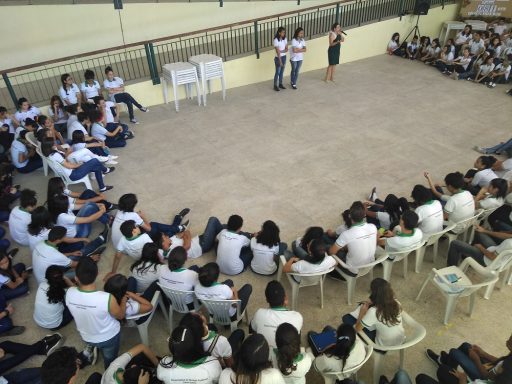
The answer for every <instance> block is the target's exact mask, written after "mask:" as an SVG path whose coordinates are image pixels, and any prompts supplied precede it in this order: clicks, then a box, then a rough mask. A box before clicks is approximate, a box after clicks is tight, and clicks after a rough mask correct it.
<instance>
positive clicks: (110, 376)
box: [101, 352, 133, 384]
mask: <svg viewBox="0 0 512 384" xmlns="http://www.w3.org/2000/svg"><path fill="white" fill-rule="evenodd" d="M132 358H133V357H132V355H130V353H128V352H125V353H123V354H122V355H120V356H119V357H118V358H117V359H115V360H114V361H113V362H111V363H110V365H109V366H108V368H107V370H106V371H105V373H104V374H103V376H102V377H101V384H118V383H119V381H118V380H117V372H118V371H124V370H126V366H127V365H128V364H129V363H130V361H131V360H132Z"/></svg>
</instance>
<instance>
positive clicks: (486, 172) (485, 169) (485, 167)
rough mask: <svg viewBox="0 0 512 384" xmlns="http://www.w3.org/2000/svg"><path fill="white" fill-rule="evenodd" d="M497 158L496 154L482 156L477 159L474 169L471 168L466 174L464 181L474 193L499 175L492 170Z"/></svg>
mask: <svg viewBox="0 0 512 384" xmlns="http://www.w3.org/2000/svg"><path fill="white" fill-rule="evenodd" d="M496 160H497V159H496V158H495V157H494V156H480V157H478V158H477V159H476V160H475V164H474V169H470V170H469V171H468V172H467V173H466V175H465V176H464V182H465V183H466V186H467V188H468V190H469V191H470V192H471V193H472V194H473V195H476V194H477V193H478V191H479V190H480V188H482V187H487V186H488V185H489V183H490V182H491V180H493V179H496V178H497V177H498V175H496V174H495V173H494V171H493V170H492V166H493V165H494V163H495V162H496Z"/></svg>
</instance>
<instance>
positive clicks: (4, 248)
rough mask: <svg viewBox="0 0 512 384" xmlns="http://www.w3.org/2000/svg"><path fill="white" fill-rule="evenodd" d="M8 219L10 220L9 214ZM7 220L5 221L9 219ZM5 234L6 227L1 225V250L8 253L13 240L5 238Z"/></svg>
mask: <svg viewBox="0 0 512 384" xmlns="http://www.w3.org/2000/svg"><path fill="white" fill-rule="evenodd" d="M7 220H9V216H7ZM7 220H5V221H7ZM4 236H5V229H3V228H2V227H0V251H2V252H4V253H6V252H7V250H8V249H9V247H10V246H11V242H10V241H9V240H8V239H3V237H4Z"/></svg>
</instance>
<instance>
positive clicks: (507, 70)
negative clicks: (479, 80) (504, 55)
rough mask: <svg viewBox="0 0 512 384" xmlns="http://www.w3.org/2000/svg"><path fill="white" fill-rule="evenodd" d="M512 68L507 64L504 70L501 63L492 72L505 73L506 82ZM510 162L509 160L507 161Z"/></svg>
mask: <svg viewBox="0 0 512 384" xmlns="http://www.w3.org/2000/svg"><path fill="white" fill-rule="evenodd" d="M511 68H512V66H511V65H510V64H509V65H508V67H506V68H504V67H503V63H500V64H498V65H497V66H496V67H494V70H495V71H496V72H505V74H504V76H505V80H508V77H509V76H510V69H511ZM508 160H510V159H508Z"/></svg>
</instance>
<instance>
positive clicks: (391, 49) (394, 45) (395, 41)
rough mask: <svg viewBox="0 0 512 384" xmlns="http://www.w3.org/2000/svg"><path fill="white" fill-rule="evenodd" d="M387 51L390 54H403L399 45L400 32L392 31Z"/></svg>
mask: <svg viewBox="0 0 512 384" xmlns="http://www.w3.org/2000/svg"><path fill="white" fill-rule="evenodd" d="M387 52H388V54H390V55H395V56H403V55H404V51H403V49H401V45H400V34H399V33H398V32H395V33H393V35H392V36H391V40H390V41H389V43H388V48H387Z"/></svg>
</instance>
